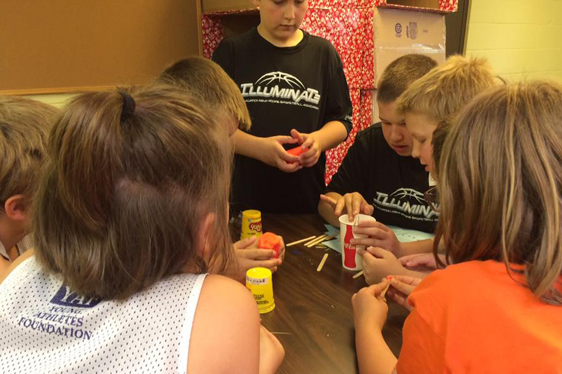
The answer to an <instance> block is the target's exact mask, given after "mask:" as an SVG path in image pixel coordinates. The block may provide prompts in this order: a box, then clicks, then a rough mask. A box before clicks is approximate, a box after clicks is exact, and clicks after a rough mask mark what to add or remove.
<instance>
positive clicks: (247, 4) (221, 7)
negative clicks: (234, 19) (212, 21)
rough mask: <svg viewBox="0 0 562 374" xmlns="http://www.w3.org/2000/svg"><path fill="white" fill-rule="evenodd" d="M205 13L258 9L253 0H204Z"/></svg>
mask: <svg viewBox="0 0 562 374" xmlns="http://www.w3.org/2000/svg"><path fill="white" fill-rule="evenodd" d="M201 4H202V7H203V9H202V11H203V13H204V14H210V13H223V12H233V11H243V10H255V9H257V8H256V7H255V6H254V5H253V4H252V1H251V0H202V1H201Z"/></svg>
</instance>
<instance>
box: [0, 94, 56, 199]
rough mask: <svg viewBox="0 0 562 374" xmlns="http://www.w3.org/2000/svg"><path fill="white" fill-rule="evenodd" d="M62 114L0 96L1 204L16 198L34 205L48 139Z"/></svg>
mask: <svg viewBox="0 0 562 374" xmlns="http://www.w3.org/2000/svg"><path fill="white" fill-rule="evenodd" d="M58 113H59V111H58V110H57V109H56V108H54V107H52V106H50V105H47V104H43V103H40V102H38V101H35V100H30V99H26V98H23V97H17V96H0V159H1V160H2V162H0V203H1V207H0V208H1V209H2V210H3V209H4V205H5V203H6V200H8V199H9V198H10V197H12V196H14V195H19V194H21V195H24V196H25V198H26V199H27V200H28V201H29V202H31V201H32V199H33V195H34V193H35V191H36V189H37V185H38V181H39V175H40V174H41V168H42V167H43V164H44V161H45V154H46V146H47V136H48V133H49V129H50V127H51V124H52V122H53V121H54V119H55V116H56V115H57V114H58Z"/></svg>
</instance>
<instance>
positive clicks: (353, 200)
mask: <svg viewBox="0 0 562 374" xmlns="http://www.w3.org/2000/svg"><path fill="white" fill-rule="evenodd" d="M320 200H322V201H324V202H326V203H328V204H330V205H331V206H332V208H333V209H334V214H335V215H336V216H337V217H339V216H341V215H342V214H344V212H347V215H348V216H349V220H350V221H353V220H354V219H355V216H356V215H358V214H359V213H361V214H367V215H369V216H370V215H372V214H373V212H374V211H375V208H374V207H373V206H372V205H370V204H369V203H368V202H367V200H365V199H364V198H363V196H361V194H360V193H359V192H351V193H346V194H345V195H343V196H342V197H341V198H339V199H338V200H335V199H332V198H331V197H329V196H326V195H320Z"/></svg>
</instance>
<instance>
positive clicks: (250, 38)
mask: <svg viewBox="0 0 562 374" xmlns="http://www.w3.org/2000/svg"><path fill="white" fill-rule="evenodd" d="M256 32H257V31H256V29H255V28H252V29H250V30H248V31H246V32H244V33H242V34H237V35H232V36H228V37H226V38H224V39H223V40H221V42H220V45H221V46H222V47H231V48H232V47H238V46H245V45H249V44H252V43H254V42H255V40H256V37H255V34H256Z"/></svg>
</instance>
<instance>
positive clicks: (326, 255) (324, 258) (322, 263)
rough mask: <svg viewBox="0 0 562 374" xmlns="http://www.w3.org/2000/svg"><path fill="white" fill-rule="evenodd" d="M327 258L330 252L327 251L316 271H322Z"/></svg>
mask: <svg viewBox="0 0 562 374" xmlns="http://www.w3.org/2000/svg"><path fill="white" fill-rule="evenodd" d="M327 258H328V254H327V253H325V254H324V257H322V261H320V265H318V268H317V269H316V271H322V268H323V267H324V263H325V262H326V259H327Z"/></svg>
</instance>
